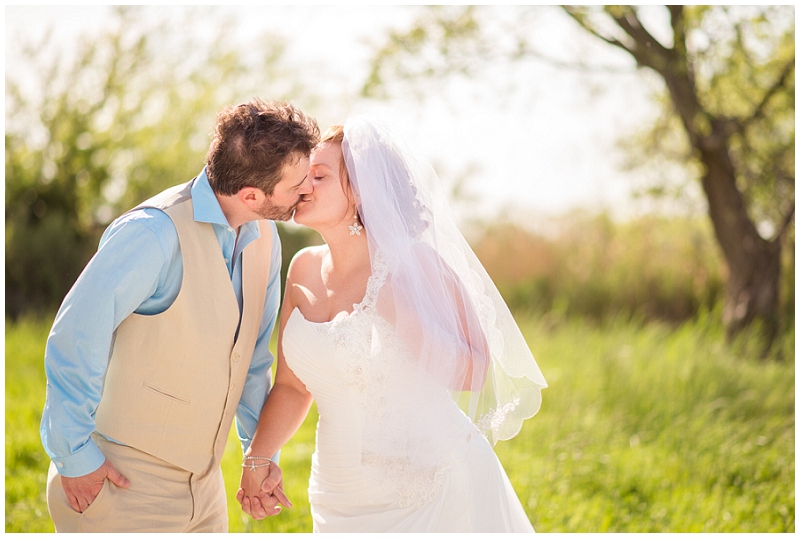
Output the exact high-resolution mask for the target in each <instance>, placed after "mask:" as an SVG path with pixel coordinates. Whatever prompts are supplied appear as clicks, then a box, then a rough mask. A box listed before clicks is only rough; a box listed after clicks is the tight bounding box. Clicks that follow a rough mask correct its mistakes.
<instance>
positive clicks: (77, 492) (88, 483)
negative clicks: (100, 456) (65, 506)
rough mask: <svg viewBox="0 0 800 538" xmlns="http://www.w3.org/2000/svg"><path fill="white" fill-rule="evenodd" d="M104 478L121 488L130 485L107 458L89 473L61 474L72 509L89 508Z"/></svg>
mask: <svg viewBox="0 0 800 538" xmlns="http://www.w3.org/2000/svg"><path fill="white" fill-rule="evenodd" d="M106 478H108V480H109V482H111V483H113V484H115V485H117V486H119V487H121V488H127V487H128V486H130V485H131V481H130V480H128V479H127V478H125V477H124V476H122V474H121V473H120V472H119V471H117V469H116V468H115V467H114V466H113V465H112V464H111V462H110V461H108V460H105V461H104V462H103V465H101V466H100V467H98V468H97V470H95V471H93V472H91V473H89V474H86V475H83V476H76V477H74V478H70V477H67V476H62V477H61V485H62V486H63V488H64V492H65V493H66V494H67V500H68V501H69V505H70V506H71V507H72V509H73V510H75V511H76V512H83V511H84V510H86V509H87V508H89V505H90V504H92V503H93V502H94V499H95V498H96V497H97V495H98V494H99V493H100V490H101V489H103V483H104V481H105V479H106Z"/></svg>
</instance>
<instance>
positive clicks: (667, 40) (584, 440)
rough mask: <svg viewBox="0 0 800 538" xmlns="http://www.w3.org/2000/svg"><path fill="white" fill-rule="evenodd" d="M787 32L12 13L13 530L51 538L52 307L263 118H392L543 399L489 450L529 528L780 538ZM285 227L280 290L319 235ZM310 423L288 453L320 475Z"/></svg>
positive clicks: (234, 515) (790, 255)
mask: <svg viewBox="0 0 800 538" xmlns="http://www.w3.org/2000/svg"><path fill="white" fill-rule="evenodd" d="M794 26H795V10H794V8H793V7H791V6H761V7H757V6H751V7H747V6H693V7H685V8H684V7H681V6H670V7H666V6H648V7H641V8H632V7H624V6H623V7H611V6H606V7H604V6H594V7H591V8H589V7H565V6H547V7H545V6H515V7H502V8H500V7H488V6H484V7H467V6H440V7H430V6H395V7H377V6H357V7H339V6H297V7H242V6H240V7H212V6H203V7H190V6H182V7H153V6H150V7H147V6H38V7H37V6H31V7H23V6H6V7H5V47H6V55H5V67H6V85H5V87H6V93H5V157H6V166H5V192H6V216H5V237H6V249H5V260H6V273H5V278H6V284H5V286H6V287H5V292H6V325H5V337H6V530H7V531H10V532H19V531H47V530H52V525H51V524H50V522H49V519H48V516H47V511H46V505H44V496H43V495H44V493H43V485H44V475H45V474H46V469H47V464H48V463H49V462H48V460H47V457H46V455H45V454H44V452H43V450H42V448H41V444H40V443H39V441H38V433H37V431H36V430H37V428H38V420H39V419H40V417H41V407H42V405H43V402H44V375H43V373H42V372H43V369H42V365H41V362H42V355H43V348H44V341H45V339H46V335H47V332H48V330H49V326H50V324H51V323H52V320H53V316H54V315H55V311H56V309H57V308H58V306H59V304H60V302H61V300H62V299H63V297H64V295H65V294H66V293H67V291H68V290H69V288H70V287H71V285H72V283H73V282H74V281H75V279H76V278H77V276H78V275H79V274H80V271H81V270H82V269H83V267H84V265H85V264H86V262H87V261H88V260H89V258H90V257H91V256H92V254H93V252H94V251H95V250H96V248H97V243H98V240H99V238H100V235H101V234H102V232H103V230H104V229H105V227H106V226H107V225H108V224H109V223H110V222H111V221H112V220H113V219H114V218H115V217H117V216H119V215H120V214H121V213H122V212H124V211H125V210H127V209H129V208H130V207H132V206H134V205H136V204H137V203H139V202H140V201H142V200H144V199H146V198H147V197H149V196H151V195H152V194H155V193H157V192H159V191H161V190H163V189H164V188H166V187H169V186H172V185H174V184H177V183H181V182H185V181H187V180H189V179H191V178H192V177H194V176H195V175H196V174H197V173H198V172H199V171H200V170H201V169H202V166H203V164H204V157H205V153H206V150H207V147H208V143H209V141H210V132H211V130H212V128H213V125H214V120H215V116H216V113H217V112H218V111H219V110H220V109H221V108H222V107H223V106H225V105H228V104H233V103H237V102H241V101H245V100H248V99H250V98H251V97H254V96H258V97H261V98H264V99H282V100H289V101H292V102H294V103H295V104H297V105H298V106H299V107H300V108H302V109H303V110H304V111H305V112H307V113H309V114H310V115H312V116H314V117H316V118H317V120H318V122H319V123H320V126H321V127H323V128H324V127H325V126H327V125H330V124H333V123H341V122H343V121H344V120H345V119H346V118H347V117H348V116H350V115H353V114H357V113H360V112H373V113H376V114H379V115H382V116H384V117H386V118H387V119H388V120H390V121H392V122H393V123H395V124H396V125H397V126H398V128H399V129H400V131H401V132H403V133H404V134H406V135H407V136H408V137H409V138H412V139H414V140H415V141H416V142H417V143H418V144H420V145H421V146H422V148H423V149H424V151H425V153H426V154H427V155H428V157H429V159H430V160H431V162H432V163H433V165H434V167H435V168H436V170H437V172H438V174H439V177H440V179H441V181H442V182H443V184H444V185H445V187H446V190H447V192H448V193H449V194H450V202H451V206H452V208H453V210H454V212H455V213H456V215H457V217H458V220H459V222H460V224H461V228H462V230H463V231H464V234H465V236H466V237H467V239H468V241H469V242H470V244H471V245H472V247H473V249H474V250H475V252H476V254H477V255H478V257H479V258H480V259H481V261H482V262H483V263H484V265H485V266H486V269H487V271H488V272H489V274H490V275H491V276H492V278H493V279H494V281H495V283H496V284H497V286H498V288H499V290H500V292H501V293H502V295H503V296H504V297H505V299H506V301H507V302H508V304H509V306H510V308H511V310H512V312H513V313H514V315H515V317H516V318H517V319H518V321H519V322H520V325H521V327H522V329H523V333H524V334H525V336H526V338H527V339H528V342H529V344H530V346H531V349H532V350H533V352H534V355H535V356H536V357H537V360H538V361H539V363H540V365H541V367H542V370H543V372H544V374H545V377H546V378H547V379H548V382H549V383H550V385H551V386H550V388H549V389H548V390H547V391H546V393H545V404H544V407H543V409H542V412H541V413H540V415H539V416H537V417H535V418H534V419H532V420H530V421H528V424H526V427H525V429H523V432H522V433H521V434H520V436H518V438H516V439H515V440H514V441H511V442H509V443H503V444H501V445H500V446H498V455H499V456H500V458H501V460H502V461H503V463H504V465H505V466H506V468H507V470H508V472H509V476H510V478H511V479H512V483H513V484H514V486H515V488H516V489H517V491H518V493H519V494H520V497H521V498H522V500H523V504H524V505H525V506H526V509H527V510H528V513H529V516H530V517H531V520H532V521H533V522H534V526H535V527H536V528H537V530H540V531H544V532H547V531H561V532H597V531H622V532H624V531H645V532H646V531H675V532H687V531H739V532H747V531H770V530H771V531H783V532H787V531H793V530H794V481H795V479H794V476H795V475H794V408H795V403H794V356H795V341H794V315H795V312H794V306H795V286H794V283H795V282H794V275H795V226H794V156H795V143H794V125H795V123H794V96H795V86H794V50H795V34H794ZM279 231H280V234H281V238H282V244H283V255H284V271H285V269H286V266H287V265H288V260H290V259H291V257H292V256H293V255H294V253H295V252H296V251H297V250H299V249H300V248H302V247H304V246H306V245H309V244H315V243H319V242H320V238H319V236H318V235H317V234H316V233H315V232H312V231H308V230H306V229H303V228H301V227H299V226H296V225H293V224H292V223H286V224H283V223H281V224H279ZM313 420H314V417H310V418H309V421H307V422H308V423H309V427H308V431H306V430H303V431H302V432H300V434H299V435H298V436H297V439H298V441H297V444H296V447H295V449H294V451H293V449H292V445H289V446H287V448H286V450H285V453H288V454H293V455H290V456H287V457H288V458H289V459H288V460H286V463H285V465H291V462H294V461H295V460H293V459H292V458H294V457H295V456H296V457H297V459H296V465H297V473H299V474H300V475H302V473H306V474H305V476H307V462H308V457H309V455H310V451H311V450H313ZM292 442H293V443H295V440H293V441H292ZM235 444H236V443H233V445H232V448H231V451H235V450H237V448H236V447H235ZM230 461H231V462H233V463H230V462H229V469H230V472H229V473H227V474H226V480H228V478H229V477H228V475H229V474H230V475H231V476H230V480H231V483H230V487H231V488H233V491H234V492H235V485H236V483H238V477H237V476H234V475H235V474H236V473H238V468H237V467H236V464H235V461H238V460H237V457H236V456H234V455H231V460H230ZM296 487H297V490H296V491H297V494H296V495H295V497H294V498H293V499H292V500H293V501H302V497H304V496H305V489H304V488H305V482H304V481H303V479H302V478H301V479H299V480H297V481H296ZM229 493H231V492H230V491H229ZM229 497H230V501H231V502H232V503H233V504H235V501H233V495H232V494H231V495H229ZM306 502H307V501H306ZM296 504H297V503H296ZM301 504H302V503H301ZM232 508H233V509H232V510H231V522H232V523H231V525H232V527H231V530H240V531H241V530H247V531H249V530H285V531H296V530H301V531H302V530H306V531H307V530H310V526H308V525H309V521H308V518H307V517H305V516H303V514H304V512H303V510H307V506H306V507H305V508H303V507H302V506H300V507H299V508H297V511H296V512H293V514H294V515H290V514H284V515H282V516H280V517H279V518H273V519H271V520H269V521H267V522H259V523H252V522H250V521H247V520H246V519H244V518H243V517H241V514H240V513H238V512H237V510H238V506H236V507H232ZM281 518H282V519H281ZM293 525H295V526H293ZM304 525H305V526H304Z"/></svg>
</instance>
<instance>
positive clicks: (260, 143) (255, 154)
mask: <svg viewBox="0 0 800 538" xmlns="http://www.w3.org/2000/svg"><path fill="white" fill-rule="evenodd" d="M318 141H319V127H318V126H317V122H316V121H315V120H314V119H313V118H311V117H309V116H307V115H305V114H304V113H303V112H302V111H301V110H300V109H299V108H297V107H295V106H294V105H292V104H290V103H285V102H282V101H262V100H261V99H258V98H255V99H253V100H251V101H248V102H246V103H241V104H238V105H232V106H227V107H225V108H223V109H222V110H221V111H220V112H219V114H218V115H217V124H216V127H215V128H214V136H213V138H212V140H211V146H210V147H209V149H208V154H207V155H206V175H207V176H208V182H209V184H210V185H211V189H212V190H213V191H214V192H215V193H217V194H222V195H233V194H236V193H237V192H239V191H240V190H241V189H243V188H245V187H256V188H257V189H260V190H261V191H263V192H264V193H265V194H266V195H268V196H269V195H271V194H272V191H273V189H274V188H275V185H277V184H278V182H279V181H280V180H281V172H282V171H283V167H284V166H285V165H287V164H292V163H294V162H296V159H299V158H300V157H308V156H309V155H310V154H311V150H312V149H314V146H316V144H317V142H318Z"/></svg>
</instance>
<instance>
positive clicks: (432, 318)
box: [237, 116, 547, 532]
mask: <svg viewBox="0 0 800 538" xmlns="http://www.w3.org/2000/svg"><path fill="white" fill-rule="evenodd" d="M310 174H311V176H312V180H313V185H314V192H313V193H312V194H309V195H306V196H305V197H304V199H303V201H302V202H301V203H300V204H299V205H298V207H297V210H296V212H295V215H294V220H295V222H297V223H299V224H302V225H304V226H308V227H309V228H312V229H314V230H316V231H318V232H319V233H320V235H322V237H323V239H324V240H325V243H326V244H325V245H322V246H317V247H309V248H306V249H304V250H301V251H300V252H298V253H297V255H296V256H295V257H294V259H293V260H292V262H291V264H290V266H289V271H288V276H287V280H286V292H285V298H284V303H283V307H282V310H281V321H280V333H279V336H278V367H277V374H276V378H275V386H274V387H273V388H272V390H271V392H270V396H269V398H268V399H267V403H266V404H265V406H264V409H263V411H262V413H261V417H260V420H259V424H258V428H257V431H256V433H255V435H254V437H253V441H252V444H251V445H250V447H249V449H248V451H247V452H246V454H245V458H244V462H243V465H242V466H243V467H244V470H243V473H242V480H241V487H240V489H239V492H238V493H237V499H238V500H239V502H240V503H241V504H242V508H243V509H244V510H245V511H246V512H247V513H250V514H251V515H253V516H254V517H258V518H260V517H264V516H265V515H266V514H270V515H272V514H275V513H278V512H279V511H280V507H279V506H277V502H278V501H281V502H282V504H284V505H287V506H290V503H288V500H287V499H286V498H285V496H284V495H283V493H282V491H281V488H280V486H281V484H280V482H279V480H280V478H279V477H280V471H279V469H278V468H277V465H276V464H275V463H274V462H270V460H269V457H270V455H272V454H274V453H276V452H277V451H278V450H279V449H280V448H281V447H282V446H283V444H284V443H286V442H287V441H288V440H289V438H290V437H291V436H292V435H293V434H294V433H295V431H296V430H297V429H298V428H299V427H300V425H301V424H302V422H303V419H304V418H305V416H306V414H307V413H308V410H309V408H310V406H311V402H312V398H313V400H315V401H316V404H317V409H318V411H319V423H318V425H317V447H316V451H315V453H314V454H313V456H312V469H311V478H310V481H309V490H308V491H309V499H310V503H311V512H312V516H313V527H314V531H318V532H319V531H324V532H366V531H383V532H413V531H421V532H436V531H446V532H469V531H472V532H497V531H528V532H532V531H533V527H532V526H531V524H530V522H529V520H528V518H527V516H526V514H525V511H524V510H523V507H522V504H521V503H520V501H519V499H518V498H517V495H516V494H515V492H514V490H513V488H512V486H511V484H510V482H509V480H508V477H507V476H506V473H505V471H504V470H503V468H502V466H501V464H500V462H499V461H498V459H497V457H496V455H495V453H494V451H493V449H492V446H493V445H494V443H495V442H497V441H498V440H500V439H509V438H511V437H513V436H515V435H516V434H517V433H518V432H519V430H520V428H521V425H522V421H523V420H525V419H526V418H529V417H531V416H533V415H534V414H535V413H536V412H537V411H538V409H539V406H540V403H541V389H543V388H544V387H546V386H547V384H546V383H545V380H544V378H543V377H542V374H541V372H540V371H539V368H538V366H537V365H536V362H535V361H534V359H533V356H532V355H531V353H530V351H529V349H528V347H527V345H526V343H525V340H524V339H523V337H522V335H521V333H520V331H519V328H518V327H517V325H516V323H515V322H514V319H513V318H512V316H511V314H510V312H509V311H508V308H507V307H506V305H505V303H504V302H503V300H502V298H501V297H500V295H499V293H498V292H497V289H496V287H495V286H494V284H493V283H492V282H491V280H490V279H489V277H488V275H487V274H486V271H485V270H484V269H483V267H482V265H481V264H480V262H479V261H478V259H477V258H476V257H475V255H474V253H473V252H472V250H471V249H470V248H469V246H468V245H467V243H466V241H465V239H464V237H463V236H462V235H461V233H460V232H459V231H458V229H457V228H456V226H455V224H454V222H453V220H452V218H451V217H450V213H449V210H448V209H447V206H446V200H445V197H444V195H443V194H442V193H440V192H439V191H438V189H439V185H438V180H437V178H436V175H435V172H434V171H433V169H432V168H431V167H430V165H429V164H428V163H427V162H425V161H424V160H423V159H419V158H418V157H417V156H416V154H415V153H414V151H413V150H412V149H411V148H410V147H409V146H407V145H406V144H405V143H404V142H403V141H402V140H401V139H400V137H398V136H396V135H395V134H393V133H392V132H391V131H390V130H389V129H388V128H387V127H386V126H385V125H384V124H383V123H381V122H379V121H377V120H375V119H373V118H371V117H366V116H359V117H356V118H354V119H351V120H348V121H347V123H346V124H345V126H344V127H343V128H342V127H334V128H331V129H329V131H328V132H327V133H326V135H325V136H324V137H323V140H322V142H321V143H320V145H319V146H318V147H317V149H316V150H315V152H314V153H313V154H312V158H311V170H310Z"/></svg>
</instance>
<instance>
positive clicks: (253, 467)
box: [242, 456, 272, 472]
mask: <svg viewBox="0 0 800 538" xmlns="http://www.w3.org/2000/svg"><path fill="white" fill-rule="evenodd" d="M248 460H250V463H247V461H248ZM256 460H266V461H265V462H264V463H256ZM270 463H272V460H271V459H270V458H267V457H266V456H245V457H244V459H243V460H242V467H244V468H246V469H250V470H251V471H253V472H255V470H256V469H258V468H259V467H269V464H270Z"/></svg>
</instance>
